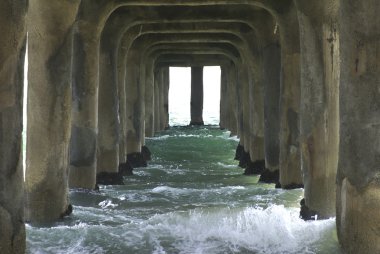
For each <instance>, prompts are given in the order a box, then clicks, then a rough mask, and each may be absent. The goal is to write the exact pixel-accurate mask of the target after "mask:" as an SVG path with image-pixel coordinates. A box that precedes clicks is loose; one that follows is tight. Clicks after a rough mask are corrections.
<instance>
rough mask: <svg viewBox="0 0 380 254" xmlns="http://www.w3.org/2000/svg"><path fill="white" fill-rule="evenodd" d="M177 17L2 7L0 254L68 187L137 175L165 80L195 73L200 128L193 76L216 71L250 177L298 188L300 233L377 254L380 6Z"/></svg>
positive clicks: (126, 6)
mask: <svg viewBox="0 0 380 254" xmlns="http://www.w3.org/2000/svg"><path fill="white" fill-rule="evenodd" d="M184 2H186V3H187V5H184V6H181V4H178V3H177V4H173V3H170V4H169V3H167V2H165V1H159V0H156V1H144V4H146V5H148V6H143V5H142V2H141V1H136V2H134V1H128V2H123V1H108V0H104V1H103V0H101V1H97V2H96V3H94V2H93V1H85V0H83V1H71V0H62V1H59V2H52V1H48V0H43V1H40V0H38V1H37V0H31V1H30V2H29V10H28V11H27V5H26V3H25V1H22V0H17V1H10V0H0V14H1V15H0V28H1V29H0V31H1V33H2V35H4V36H2V38H1V39H0V127H1V128H0V160H1V162H0V166H1V168H0V187H1V188H0V225H1V227H0V249H1V250H2V251H3V250H4V252H5V253H22V252H23V251H24V249H25V229H24V225H23V223H22V221H23V216H25V220H27V221H31V222H49V221H54V220H56V219H58V218H59V217H62V216H65V215H67V214H69V213H70V212H71V206H70V205H69V200H68V190H69V187H72V188H84V189H94V188H95V187H96V183H97V176H98V180H99V176H102V181H100V183H108V182H113V180H115V179H119V181H120V179H122V176H123V175H125V174H129V173H131V166H139V165H144V163H145V162H146V160H147V159H148V158H149V152H148V151H147V149H146V147H145V146H144V140H145V136H152V135H154V133H155V132H157V131H161V130H164V129H165V128H167V127H168V103H169V102H168V89H169V66H181V65H184V66H193V67H194V68H193V82H192V83H193V86H194V89H193V92H194V96H193V99H192V102H193V104H192V105H193V106H194V107H193V111H192V112H193V114H192V115H193V116H194V118H193V117H192V119H191V120H192V121H193V120H194V121H193V123H201V122H202V121H203V119H202V118H201V117H202V115H201V114H200V113H199V112H201V108H202V107H201V103H200V101H201V100H200V98H201V93H200V91H201V89H200V87H199V86H200V84H201V69H202V67H199V66H204V65H209V64H210V65H220V66H221V70H222V79H221V120H220V121H221V122H220V124H221V127H222V128H227V129H229V130H231V132H232V134H236V135H238V137H239V138H240V146H239V152H238V153H237V155H238V157H239V159H240V164H241V166H244V167H245V168H246V173H247V174H250V173H257V172H259V173H261V180H262V181H269V182H274V183H277V185H278V186H281V187H282V188H292V187H299V186H301V185H304V189H305V200H304V202H303V204H302V205H303V210H302V211H303V214H304V215H305V216H306V217H311V216H314V215H317V216H318V217H319V218H327V217H330V216H334V215H335V214H336V216H337V229H338V236H339V240H340V242H341V244H342V246H343V248H344V250H345V251H347V252H348V253H359V252H360V253H377V252H379V251H380V245H379V244H378V243H379V241H378V238H379V237H378V234H377V231H378V228H377V226H376V225H378V224H379V221H380V217H379V216H378V212H377V211H378V207H379V204H380V200H379V199H380V194H379V193H380V192H379V184H378V181H377V178H378V172H379V170H378V165H379V163H380V157H379V156H378V155H379V154H380V150H379V149H380V148H379V145H378V143H379V137H380V132H379V130H380V129H379V124H378V122H379V111H380V106H379V103H378V102H379V101H380V99H379V97H380V95H379V94H380V90H379V73H380V71H379V66H380V64H379V61H380V60H379V54H378V53H377V52H378V51H379V47H380V43H379V34H378V31H380V29H379V24H380V20H379V16H378V15H377V13H378V12H379V11H380V4H379V3H378V2H377V0H368V1H365V2H363V1H362V2H358V1H355V0H347V1H339V0H323V1H308V2H305V1H302V0H294V1H292V0H285V1H283V2H281V3H277V2H276V1H260V0H252V1H243V0H242V1H241V2H239V1H238V2H234V4H233V5H230V4H229V3H228V2H223V3H222V2H221V3H215V1H214V2H212V1H211V2H210V3H209V5H200V4H199V2H198V1H195V0H194V1H191V0H188V1H184ZM205 3H207V1H206V2H205ZM27 12H28V15H27V19H26V13H27ZM53 21H54V22H53ZM26 23H27V24H28V49H29V70H28V71H29V75H28V82H29V94H28V136H27V148H26V149H27V155H26V156H27V158H26V181H25V185H24V186H25V195H23V192H24V191H23V184H22V163H21V161H22V160H21V131H22V128H21V127H22V87H23V86H22V69H23V61H24V60H23V59H24V58H23V57H24V52H25V45H26ZM120 24H122V25H120ZM9 38H12V39H9ZM221 63H222V64H221ZM195 66H197V67H195ZM197 85H198V87H197ZM195 94H197V95H195ZM197 99H198V102H197V101H196V100H197ZM98 182H99V181H98ZM119 183H120V182H119ZM24 201H25V204H26V211H25V214H24V215H23V206H24V204H23V202H24Z"/></svg>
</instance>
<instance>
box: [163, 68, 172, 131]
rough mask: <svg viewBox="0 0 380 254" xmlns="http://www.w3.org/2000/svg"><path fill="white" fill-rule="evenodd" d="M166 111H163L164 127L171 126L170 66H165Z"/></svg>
mask: <svg viewBox="0 0 380 254" xmlns="http://www.w3.org/2000/svg"><path fill="white" fill-rule="evenodd" d="M163 75H164V77H163V78H164V87H163V90H164V101H163V103H164V111H163V127H164V129H167V128H169V86H170V72H169V67H165V68H164V73H163Z"/></svg>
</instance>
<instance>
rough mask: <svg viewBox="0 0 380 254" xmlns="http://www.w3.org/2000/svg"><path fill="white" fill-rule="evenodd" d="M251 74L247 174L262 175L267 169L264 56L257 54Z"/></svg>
mask: <svg viewBox="0 0 380 254" xmlns="http://www.w3.org/2000/svg"><path fill="white" fill-rule="evenodd" d="M253 58H254V59H255V61H253V64H252V67H251V70H250V74H249V88H248V99H249V112H248V117H249V123H250V125H249V129H248V135H249V140H250V141H249V142H250V143H249V158H250V159H249V163H248V165H247V167H246V170H245V174H252V173H261V172H262V171H263V170H264V168H265V146H264V83H263V73H262V64H263V62H262V55H261V54H255V55H254V56H253Z"/></svg>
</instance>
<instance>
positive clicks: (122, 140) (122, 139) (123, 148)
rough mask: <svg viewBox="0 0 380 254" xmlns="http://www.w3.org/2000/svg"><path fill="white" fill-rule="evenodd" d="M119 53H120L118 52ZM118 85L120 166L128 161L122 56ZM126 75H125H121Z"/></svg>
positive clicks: (118, 64)
mask: <svg viewBox="0 0 380 254" xmlns="http://www.w3.org/2000/svg"><path fill="white" fill-rule="evenodd" d="M117 52H119V51H117ZM117 60H118V61H117V79H118V81H117V84H118V91H119V92H118V96H119V118H120V125H119V127H120V128H119V135H120V136H119V164H123V163H125V162H126V161H127V144H126V142H127V99H126V91H125V65H124V64H123V63H124V61H120V56H118V59H117ZM121 73H124V75H121Z"/></svg>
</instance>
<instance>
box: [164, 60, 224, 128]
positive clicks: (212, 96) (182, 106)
mask: <svg viewBox="0 0 380 254" xmlns="http://www.w3.org/2000/svg"><path fill="white" fill-rule="evenodd" d="M190 84H191V68H184V67H170V88H169V124H170V125H171V126H173V125H188V124H189V123H190ZM203 92H204V95H203V96H204V98H203V101H204V102H203V121H204V123H205V124H216V125H217V124H219V109H220V67H219V66H207V67H204V69H203Z"/></svg>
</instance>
